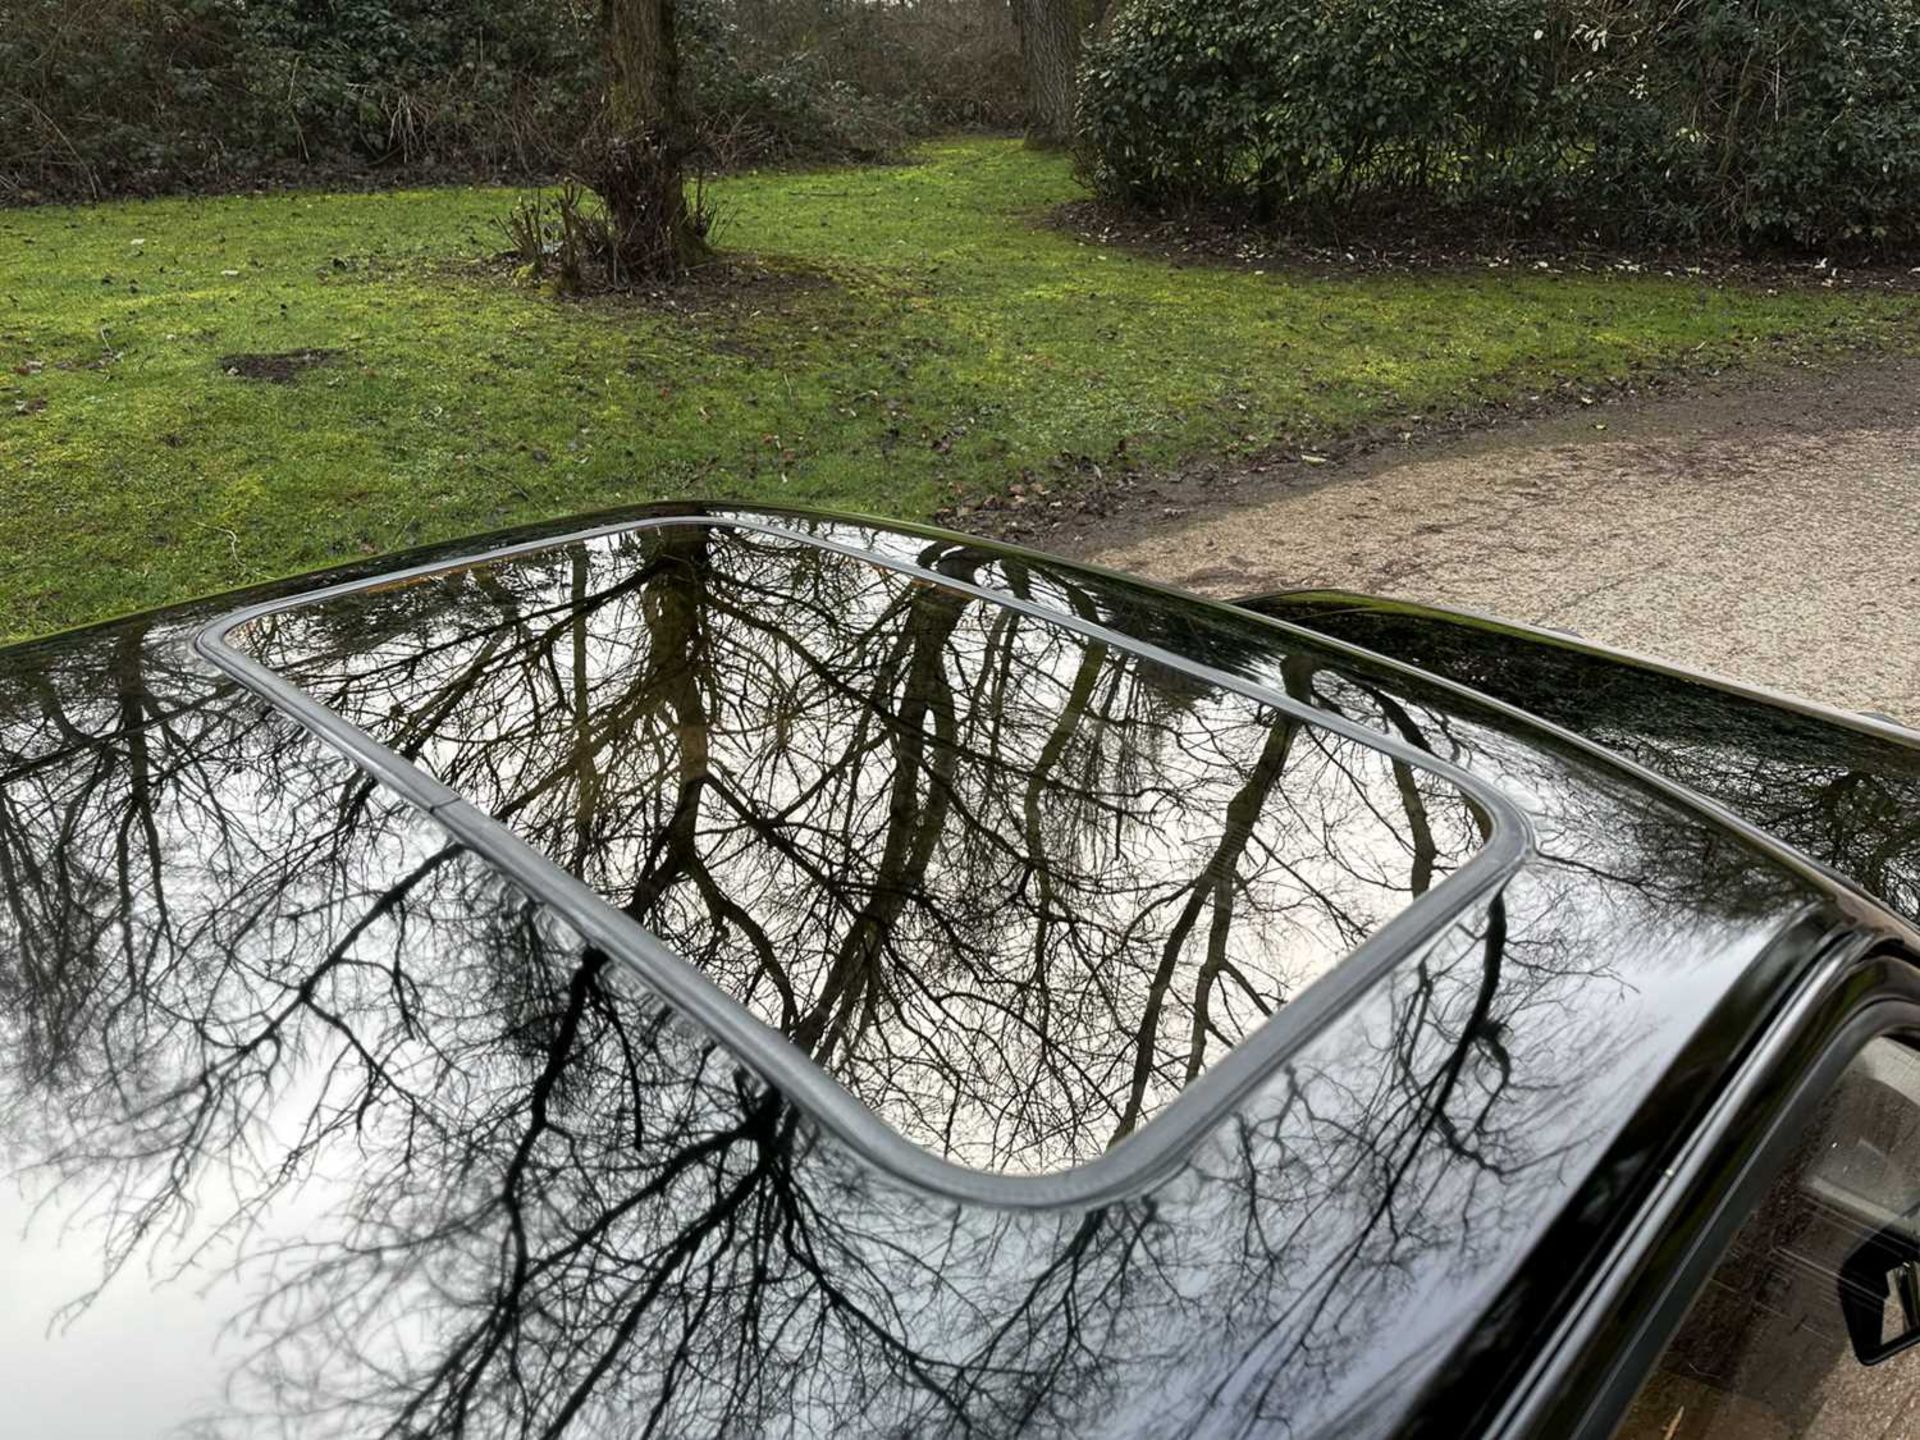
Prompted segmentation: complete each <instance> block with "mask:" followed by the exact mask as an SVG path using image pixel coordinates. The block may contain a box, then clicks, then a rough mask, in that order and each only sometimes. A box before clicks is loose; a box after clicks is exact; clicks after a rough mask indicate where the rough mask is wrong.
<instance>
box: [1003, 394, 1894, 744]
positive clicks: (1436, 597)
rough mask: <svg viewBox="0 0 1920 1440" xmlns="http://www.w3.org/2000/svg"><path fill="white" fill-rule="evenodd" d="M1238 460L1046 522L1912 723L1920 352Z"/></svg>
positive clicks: (1274, 585) (1210, 584)
mask: <svg viewBox="0 0 1920 1440" xmlns="http://www.w3.org/2000/svg"><path fill="white" fill-rule="evenodd" d="M1227 481H1228V483H1226V484H1224V485H1223V484H1222V483H1220V477H1217V476H1216V477H1214V478H1213V480H1212V481H1211V482H1210V483H1209V484H1208V486H1207V487H1206V493H1207V495H1208V496H1211V497H1218V496H1219V495H1220V494H1221V493H1222V492H1223V491H1224V492H1227V493H1230V494H1231V496H1232V503H1231V504H1225V505H1223V504H1221V503H1219V501H1218V499H1217V498H1216V499H1214V500H1213V501H1212V503H1209V504H1203V505H1202V506H1201V507H1200V508H1198V509H1196V510H1195V511H1194V512H1193V513H1191V514H1189V515H1186V516H1183V517H1181V518H1179V519H1172V520H1169V519H1166V518H1164V516H1165V514H1166V511H1167V508H1168V505H1167V502H1168V501H1178V500H1183V499H1187V498H1189V497H1186V496H1183V495H1180V494H1178V493H1177V491H1175V492H1170V491H1168V490H1167V489H1165V488H1164V487H1163V488H1162V489H1161V490H1160V491H1159V492H1158V493H1157V494H1155V495H1153V496H1152V497H1149V498H1148V499H1146V500H1145V502H1144V504H1143V505H1142V506H1135V507H1129V508H1130V509H1131V510H1132V511H1133V517H1134V518H1131V519H1125V520H1106V521H1095V522H1092V523H1091V524H1089V525H1082V526H1080V527H1078V529H1077V531H1076V530H1075V528H1074V527H1072V526H1068V527H1063V531H1062V532H1055V533H1053V534H1051V535H1048V536H1047V537H1046V538H1044V539H1043V540H1042V541H1041V542H1040V543H1041V544H1043V545H1045V546H1047V547H1048V548H1052V549H1057V550H1063V551H1066V552H1068V553H1071V554H1075V555H1079V556H1085V557H1089V558H1093V559H1097V560H1099V561H1100V562H1102V563H1104V564H1108V565H1112V566H1114V567H1116V568H1118V569H1122V570H1128V571H1131V572H1133V573H1136V574H1141V575H1146V576H1150V577H1152V578H1154V579H1158V580H1164V581H1168V582H1171V583H1173V584H1176V585H1180V586H1184V587H1186V588H1188V589H1192V590H1198V591H1201V592H1203V593H1206V594H1212V595H1221V596H1231V595H1239V594H1246V593H1248V592H1252V591H1259V590H1271V589H1279V588H1283V587H1288V586H1301V585H1310V586H1321V585H1325V586H1338V587H1341V588H1345V589H1353V590H1361V591H1366V592H1370V593H1373V594H1380V595H1390V596H1400V597H1404V598H1408V599H1414V600H1423V601H1429V602H1439V603H1446V604H1456V605H1464V606H1468V607H1471V608H1473V609H1477V610H1485V611H1491V612H1493V613H1496V614H1500V615H1505V616H1509V617H1511V618H1514V619H1518V620H1526V621H1532V622H1535V623H1538V624H1546V625H1553V626H1558V627H1560V628H1563V629H1570V630H1576V631H1579V632H1580V633H1582V634H1584V635H1586V636H1588V637H1590V638H1592V639H1595V640H1600V641H1603V642H1606V643H1609V644H1614V645H1620V646H1624V647H1627V648H1629V649H1634V650H1640V651H1644V652H1647V653H1650V654H1654V655H1660V656H1664V657H1666V658H1669V659H1672V660H1677V661H1681V662H1683V663H1685V664H1688V665H1693V666H1697V667H1701V668H1705V669H1709V670H1714V671H1718V672H1720V673H1722V674H1726V675H1732V676H1736V677H1738V678H1741V679H1745V680H1750V681H1755V682H1758V683H1760V684H1764V685H1770V686H1773V687H1775V688H1778V689H1782V690H1788V691H1793V692H1796V693H1799V694H1803V695H1808V696H1812V697H1814V698H1816V699H1820V700H1824V701H1826V702H1827V703H1829V704H1834V705H1840V706H1846V707H1849V708H1854V709H1866V710H1874V711H1880V712H1883V713H1885V714H1888V715H1892V716H1894V717H1896V718H1898V719H1901V720H1904V721H1905V722H1906V723H1908V724H1911V725H1916V726H1920V362H1909V361H1897V362H1896V361H1886V360H1881V361H1877V362H1874V363H1872V364H1860V365H1856V366H1854V367H1851V368H1849V369H1847V370H1843V371H1840V372H1837V373H1836V372H1826V373H1823V374H1821V375H1819V376H1817V377H1816V376H1808V375H1804V374H1802V375H1798V376H1795V375H1788V376H1785V377H1778V378H1775V379H1773V380H1770V381H1767V382H1764V383H1761V384H1759V385H1757V386H1756V385H1752V384H1748V385H1744V386H1734V385H1732V384H1728V385H1727V386H1726V387H1725V388H1724V389H1721V390H1718V391H1713V392H1707V393H1698V394H1692V395H1689V396H1687V397H1685V398H1679V399H1657V400H1651V401H1644V402H1628V403H1624V404H1618V405H1604V406H1595V407H1593V408H1591V409H1582V410H1579V411H1576V412H1575V413H1573V414H1570V415H1564V416H1559V417H1555V418H1551V419H1546V420H1539V421H1534V422H1530V423H1527V424H1524V425H1521V426H1517V427H1515V428H1513V429H1507V430H1501V431H1497V432H1493V433H1489V434H1485V435H1481V436H1478V437H1475V438H1472V439H1470V440H1464V441H1457V442H1452V443H1447V444H1443V445H1439V446H1431V447H1419V448H1416V449H1413V450H1406V451H1397V452H1392V453H1387V454H1377V455H1375V456H1373V457H1371V458H1369V459H1366V460H1361V461H1356V462H1353V463H1351V464H1348V465H1327V466H1323V467H1319V468H1318V469H1310V468H1307V467H1300V466H1288V467H1285V476H1284V477H1275V476H1271V475H1269V476H1264V477H1263V476H1259V475H1255V474H1248V475H1245V476H1229V477H1227ZM1143 513H1144V514H1145V515H1151V516H1152V517H1154V518H1153V519H1150V520H1149V519H1144V518H1142V516H1143Z"/></svg>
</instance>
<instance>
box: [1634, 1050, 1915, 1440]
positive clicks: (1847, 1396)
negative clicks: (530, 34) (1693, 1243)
mask: <svg viewBox="0 0 1920 1440" xmlns="http://www.w3.org/2000/svg"><path fill="white" fill-rule="evenodd" d="M1916 1341H1920V1054H1916V1052H1915V1051H1914V1050H1912V1049H1910V1048H1909V1047H1907V1046H1906V1045H1904V1044H1901V1043H1899V1042H1897V1041H1894V1040H1887V1039H1881V1040H1874V1041H1872V1042H1870V1043H1869V1044H1868V1045H1867V1046H1866V1048H1865V1049H1864V1050H1862V1051H1861V1053H1860V1055H1859V1057H1858V1058H1857V1059H1856V1060H1855V1061H1854V1062H1853V1064H1852V1065H1850V1066H1849V1067H1848V1068H1847V1070H1846V1072H1845V1073H1844V1074H1843V1075H1842V1076H1841V1079H1840V1081H1839V1083H1838V1084H1837V1085H1836V1086H1835V1087H1834V1090H1833V1092H1832V1093H1831V1094H1830V1095H1828V1096H1827V1097H1826V1099H1825V1101H1824V1102H1823V1103H1822V1105H1821V1107H1820V1110H1819V1113H1818V1114H1817V1115H1816V1116H1815V1117H1814V1119H1813V1121H1812V1122H1811V1123H1810V1124H1809V1125H1808V1126H1807V1129H1806V1132H1805V1133H1804V1134H1803V1135H1802V1137H1801V1139H1800V1142H1799V1145H1798V1147H1797V1148H1796V1150H1795V1151H1794V1153H1793V1155H1792V1157H1791V1159H1790V1160H1789V1162H1788V1164H1787V1166H1786V1169H1785V1171H1784V1172H1783V1173H1782V1174H1781V1176H1780V1178H1779V1179H1778V1180H1776V1181H1775V1182H1774V1184H1773V1186H1772V1188H1771V1189H1770V1190H1769V1191H1768V1192H1767V1194H1766V1197H1765V1198H1764V1199H1763V1200H1762V1201H1761V1202H1760V1204H1759V1206H1758V1208H1757V1209H1756V1210H1755V1211H1754V1213H1753V1215H1752V1216H1751V1217H1749V1218H1748V1220H1747V1222H1746V1224H1745V1225H1744V1226H1743V1227H1742V1228H1741V1230H1740V1233H1739V1235H1738V1236H1737V1237H1736V1238H1735V1240H1734V1242H1733V1245H1732V1247H1731V1248H1730V1249H1729V1250H1728V1252H1727V1254H1726V1257H1725V1258H1724V1259H1723V1260H1722V1261H1721V1262H1720V1265H1719V1267H1718V1268H1717V1269H1716V1270H1715V1271H1714V1273H1713V1276H1712V1278H1711V1279H1710V1280H1709V1281H1708V1282H1707V1285H1706V1287H1705V1289H1704V1290H1703V1291H1702V1292H1701V1294H1700V1296H1699V1297H1698V1298H1697V1299H1696V1300H1695V1301H1694V1303H1693V1308H1692V1310H1691V1311H1690V1312H1689V1313H1688V1315H1687V1318H1686V1321H1685V1323H1684V1324H1683V1325H1682V1326H1681V1328H1680V1331H1679V1333H1678V1334H1676V1335H1675V1336H1674V1338H1673V1341H1672V1343H1671V1344H1669V1345H1668V1347H1667V1349H1666V1352H1665V1353H1664V1354H1663V1355H1662V1356H1661V1358H1660V1361H1659V1364H1658V1365H1657V1366H1656V1367H1655V1370H1654V1373H1653V1375H1652V1377H1651V1378H1650V1379H1649V1380H1648V1381H1647V1383H1646V1385H1645V1387H1644V1388H1643V1389H1642V1390H1641V1392H1640V1394H1639V1395H1638V1396H1637V1397H1636V1398H1635V1400H1634V1403H1633V1407H1632V1409H1631V1410H1630V1411H1629V1412H1628V1415H1627V1418H1626V1420H1625V1422H1624V1423H1623V1424H1622V1425H1621V1427H1620V1429H1619V1430H1618V1431H1616V1432H1615V1440H1905V1437H1912V1436H1917V1435H1920V1346H1917V1345H1916V1344H1915V1342H1916Z"/></svg>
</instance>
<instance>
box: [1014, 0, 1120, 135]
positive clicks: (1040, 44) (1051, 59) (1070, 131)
mask: <svg viewBox="0 0 1920 1440" xmlns="http://www.w3.org/2000/svg"><path fill="white" fill-rule="evenodd" d="M1105 8H1106V6H1105V5H1104V4H1102V3H1100V0H1013V15H1014V19H1015V21H1016V22H1018V24H1019V26H1020V61H1021V64H1022V65H1023V66H1024V67H1025V70H1026V81H1027V143H1028V144H1029V145H1035V146H1045V147H1050V148H1051V147H1058V146H1063V145H1070V144H1072V143H1073V138H1074V134H1075V131H1076V129H1077V125H1076V114H1077V110H1078V99H1079V88H1080V87H1079V76H1080V52H1081V48H1082V46H1083V45H1084V44H1085V41H1086V37H1087V32H1088V31H1089V30H1090V29H1091V28H1092V27H1093V26H1094V25H1095V24H1097V23H1098V22H1099V19H1100V13H1101V11H1103V10H1104V9H1105Z"/></svg>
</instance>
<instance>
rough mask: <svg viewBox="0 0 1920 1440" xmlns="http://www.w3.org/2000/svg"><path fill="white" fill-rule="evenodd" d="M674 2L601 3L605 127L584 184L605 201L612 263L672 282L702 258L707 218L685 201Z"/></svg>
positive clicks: (685, 123)
mask: <svg viewBox="0 0 1920 1440" xmlns="http://www.w3.org/2000/svg"><path fill="white" fill-rule="evenodd" d="M674 10H675V0H601V9H600V23H601V32H602V35H603V43H604V44H605V46H606V62H607V90H606V101H605V113H604V116H603V124H604V126H605V130H604V133H602V134H600V135H598V136H596V137H595V138H594V140H593V141H592V143H591V144H590V146H589V156H588V160H587V171H588V176H587V178H588V181H589V183H590V184H591V185H592V187H593V190H594V192H595V193H596V194H598V195H599V196H600V198H601V199H602V200H603V201H605V202H606V207H607V222H608V230H609V237H608V238H609V244H610V248H611V250H612V256H611V260H612V262H613V265H614V266H615V268H616V271H617V273H618V274H620V275H622V276H624V277H626V278H630V279H671V278H673V277H674V276H676V275H680V274H683V273H684V272H685V271H686V270H688V269H689V268H691V267H692V266H694V265H696V264H698V263H699V261H700V260H701V259H702V258H703V257H704V256H705V255H706V251H707V245H706V225H705V223H704V220H703V218H702V216H701V215H700V214H699V213H698V210H697V209H696V207H692V206H689V205H688V204H687V167H688V160H689V156H690V155H691V153H692V133H693V126H692V120H691V116H690V115H689V113H688V108H687V103H686V97H685V94H684V91H683V88H682V85H681V79H680V47H679V40H678V37H677V35H676V33H675V25H674V21H675V15H674Z"/></svg>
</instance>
